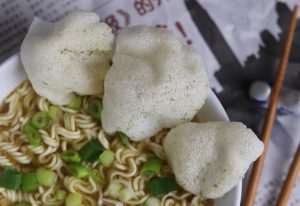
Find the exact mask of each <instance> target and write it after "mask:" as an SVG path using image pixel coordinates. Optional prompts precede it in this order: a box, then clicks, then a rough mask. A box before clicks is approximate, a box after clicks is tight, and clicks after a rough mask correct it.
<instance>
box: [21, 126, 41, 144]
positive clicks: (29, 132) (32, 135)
mask: <svg viewBox="0 0 300 206" xmlns="http://www.w3.org/2000/svg"><path fill="white" fill-rule="evenodd" d="M23 131H24V133H25V135H26V137H27V139H28V142H29V144H31V145H32V146H34V147H37V146H39V145H41V142H42V137H41V135H40V133H39V131H38V130H37V129H36V128H34V127H33V126H31V125H30V124H25V125H24V127H23Z"/></svg>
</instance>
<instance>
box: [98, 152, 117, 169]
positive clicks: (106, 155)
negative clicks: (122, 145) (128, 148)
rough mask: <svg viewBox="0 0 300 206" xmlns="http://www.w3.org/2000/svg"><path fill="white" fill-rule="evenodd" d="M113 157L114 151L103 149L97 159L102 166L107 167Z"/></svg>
mask: <svg viewBox="0 0 300 206" xmlns="http://www.w3.org/2000/svg"><path fill="white" fill-rule="evenodd" d="M114 159H115V153H113V152H112V151H110V150H104V152H103V153H102V154H101V155H100V156H99V161H100V163H101V164H102V165H103V166H104V167H109V165H110V164H111V163H112V162H113V161H114Z"/></svg>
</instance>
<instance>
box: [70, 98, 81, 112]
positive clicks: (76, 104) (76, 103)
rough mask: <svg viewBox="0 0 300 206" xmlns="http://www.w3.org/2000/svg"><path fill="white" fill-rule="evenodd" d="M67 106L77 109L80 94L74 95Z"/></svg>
mask: <svg viewBox="0 0 300 206" xmlns="http://www.w3.org/2000/svg"><path fill="white" fill-rule="evenodd" d="M67 107H69V108H71V109H75V110H79V109H80V107H81V96H78V95H77V96H75V97H74V99H72V101H71V102H70V103H69V104H68V105H67Z"/></svg>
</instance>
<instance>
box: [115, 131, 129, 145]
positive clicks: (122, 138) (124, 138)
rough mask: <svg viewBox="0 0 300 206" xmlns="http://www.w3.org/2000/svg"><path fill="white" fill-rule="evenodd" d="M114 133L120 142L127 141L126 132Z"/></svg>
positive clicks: (126, 142)
mask: <svg viewBox="0 0 300 206" xmlns="http://www.w3.org/2000/svg"><path fill="white" fill-rule="evenodd" d="M116 135H117V137H118V139H119V141H120V142H121V143H122V144H128V143H129V137H128V136H127V135H126V134H124V133H123V132H116Z"/></svg>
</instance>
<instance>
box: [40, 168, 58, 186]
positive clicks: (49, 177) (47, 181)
mask: <svg viewBox="0 0 300 206" xmlns="http://www.w3.org/2000/svg"><path fill="white" fill-rule="evenodd" d="M36 178H37V181H38V183H39V184H40V185H42V186H46V187H50V186H51V185H53V184H54V183H55V181H56V178H57V175H56V173H55V172H53V171H52V170H50V169H46V168H43V167H40V168H38V169H37V171H36Z"/></svg>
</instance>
